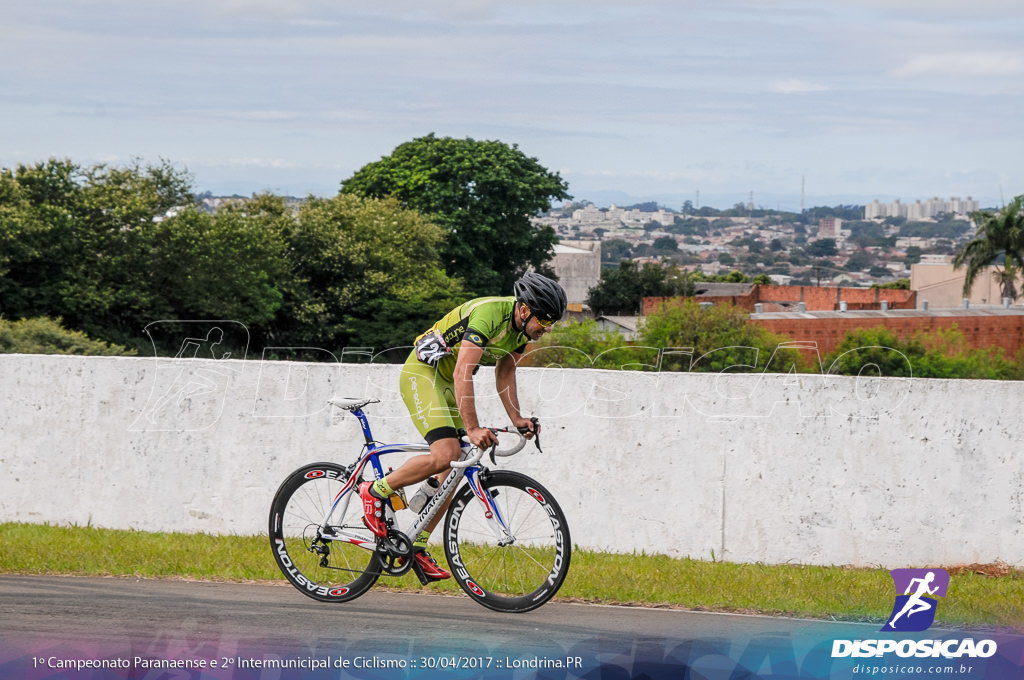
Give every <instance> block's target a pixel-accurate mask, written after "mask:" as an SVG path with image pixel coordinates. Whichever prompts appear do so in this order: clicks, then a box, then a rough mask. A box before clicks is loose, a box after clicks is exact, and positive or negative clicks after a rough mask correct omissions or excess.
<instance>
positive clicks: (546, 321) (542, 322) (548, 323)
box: [523, 305, 555, 328]
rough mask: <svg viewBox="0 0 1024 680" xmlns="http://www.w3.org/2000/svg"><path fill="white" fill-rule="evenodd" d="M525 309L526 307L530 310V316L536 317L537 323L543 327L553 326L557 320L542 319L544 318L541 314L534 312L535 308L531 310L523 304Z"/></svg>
mask: <svg viewBox="0 0 1024 680" xmlns="http://www.w3.org/2000/svg"><path fill="white" fill-rule="evenodd" d="M523 309H525V310H526V311H528V312H530V316H532V317H533V318H534V319H536V320H537V325H538V326H540V327H541V328H551V327H552V326H554V325H555V322H554V320H553V319H542V318H540V317H539V316H537V315H536V314H534V313H533V310H531V309H530V308H529V307H527V306H526V305H523Z"/></svg>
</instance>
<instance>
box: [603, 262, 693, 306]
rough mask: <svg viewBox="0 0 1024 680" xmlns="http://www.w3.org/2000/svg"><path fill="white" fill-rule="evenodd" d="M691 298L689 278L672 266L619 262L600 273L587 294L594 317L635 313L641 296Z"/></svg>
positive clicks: (642, 297) (691, 291) (641, 299)
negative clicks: (684, 296) (599, 276)
mask: <svg viewBox="0 0 1024 680" xmlns="http://www.w3.org/2000/svg"><path fill="white" fill-rule="evenodd" d="M679 295H693V284H692V283H691V282H690V279H689V276H688V275H687V274H686V273H685V272H682V271H680V270H679V268H678V267H675V266H668V267H665V266H662V265H660V264H654V263H652V262H646V263H644V265H643V266H642V267H641V266H639V265H638V264H637V263H636V262H635V261H634V260H623V261H622V262H620V263H619V266H618V267H617V268H605V269H603V270H602V271H601V280H600V282H598V284H597V285H596V286H594V287H593V288H591V289H590V291H589V292H588V294H587V304H588V305H589V306H590V309H592V310H593V311H594V313H595V314H636V313H637V312H639V311H640V305H641V304H643V299H644V298H645V297H673V296H679Z"/></svg>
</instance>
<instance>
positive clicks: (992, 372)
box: [824, 326, 1022, 380]
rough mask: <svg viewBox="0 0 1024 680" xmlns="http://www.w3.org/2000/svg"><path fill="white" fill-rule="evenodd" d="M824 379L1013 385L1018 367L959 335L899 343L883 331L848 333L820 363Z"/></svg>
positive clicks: (929, 335) (953, 331) (932, 334)
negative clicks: (825, 372)
mask: <svg viewBox="0 0 1024 680" xmlns="http://www.w3.org/2000/svg"><path fill="white" fill-rule="evenodd" d="M824 365H825V366H826V367H828V368H827V370H828V372H829V373H832V374H839V375H870V376H887V377H915V378H947V379H952V378H961V379H971V378H973V379H988V380H997V379H1002V380H1005V379H1016V380H1019V379H1020V378H1021V377H1022V375H1021V373H1022V372H1021V367H1020V365H1018V364H1015V363H1014V362H1012V361H1009V360H1008V359H1006V358H1005V357H1004V356H1003V353H1002V351H1001V350H985V349H972V348H970V347H969V346H968V344H967V341H966V339H965V337H964V334H963V332H962V331H960V330H959V329H958V328H956V327H955V326H954V327H953V328H950V329H946V330H937V331H929V332H918V333H916V334H914V335H913V336H911V337H909V338H900V337H898V336H897V335H896V334H895V333H894V332H893V331H892V330H890V329H888V328H886V327H884V326H875V327H871V328H858V329H855V330H852V331H849V332H848V333H847V334H846V335H845V336H844V337H843V340H842V341H841V342H840V343H839V346H838V347H837V348H836V350H835V352H833V353H831V354H830V355H829V356H827V357H826V358H825V361H824Z"/></svg>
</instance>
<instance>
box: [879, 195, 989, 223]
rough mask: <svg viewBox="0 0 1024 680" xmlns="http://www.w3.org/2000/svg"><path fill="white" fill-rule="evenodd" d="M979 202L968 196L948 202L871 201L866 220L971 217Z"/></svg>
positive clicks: (931, 199)
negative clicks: (947, 216)
mask: <svg viewBox="0 0 1024 680" xmlns="http://www.w3.org/2000/svg"><path fill="white" fill-rule="evenodd" d="M979 207H980V206H979V204H978V201H976V200H974V199H972V198H971V197H970V196H968V197H967V198H966V199H961V198H960V197H959V196H953V197H952V198H950V199H949V200H948V201H944V200H943V199H941V198H937V197H936V198H929V199H928V200H927V201H924V202H922V201H920V200H918V201H914V202H913V203H900V201H899V199H897V200H895V201H893V202H892V203H879V202H878V199H877V198H876V199H875V200H873V201H871V202H870V203H868V204H867V205H866V206H864V219H866V220H872V219H875V218H879V217H906V218H907V219H908V220H919V219H925V218H930V217H935V216H936V215H939V214H941V213H955V214H957V215H969V214H970V213H972V212H974V211H975V210H978V208H979Z"/></svg>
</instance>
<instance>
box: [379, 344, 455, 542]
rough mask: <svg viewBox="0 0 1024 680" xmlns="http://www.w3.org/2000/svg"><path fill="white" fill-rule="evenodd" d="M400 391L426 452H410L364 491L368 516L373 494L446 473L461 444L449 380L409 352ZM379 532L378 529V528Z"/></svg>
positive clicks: (381, 495)
mask: <svg viewBox="0 0 1024 680" xmlns="http://www.w3.org/2000/svg"><path fill="white" fill-rule="evenodd" d="M400 380H401V382H400V392H401V394H402V399H403V401H405V404H406V407H407V408H408V409H409V414H410V415H411V416H412V420H413V424H414V425H415V426H416V429H417V430H419V433H420V434H421V435H423V437H424V439H426V441H427V443H428V444H429V445H430V453H429V454H424V455H419V456H413V457H412V458H409V459H408V460H407V461H405V462H404V463H402V465H400V466H399V467H398V469H397V470H394V471H392V472H390V473H388V475H387V476H386V477H384V478H383V479H380V480H377V481H376V482H375V483H374V484H373V485H372V486H370V487H369V488H368V489H367V490H366V491H365V492H363V491H362V490H361V494H360V495H361V496H362V497H363V501H364V504H367V515H368V520H369V521H370V522H371V526H372V525H373V523H372V520H370V519H369V516H370V515H372V506H373V504H374V500H373V498H374V497H375V498H376V499H378V500H383V499H384V498H387V497H388V496H390V495H391V494H392V493H394V492H395V491H396V490H398V489H401V488H403V487H406V486H409V485H410V484H416V483H418V482H422V481H423V480H425V479H426V478H427V477H430V476H431V475H442V474H447V472H448V471H449V470H450V469H451V463H452V461H455V460H458V459H459V455H460V454H461V451H462V447H461V445H460V443H459V439H458V433H459V430H460V429H462V427H463V425H462V419H461V418H460V417H459V411H458V409H457V408H455V390H454V387H453V386H452V385H451V383H449V382H447V381H444V380H441V379H439V378H438V377H437V372H436V370H435V369H434V368H433V367H432V366H428V365H426V364H424V363H422V362H421V361H419V360H418V359H417V358H416V355H415V353H410V355H409V358H408V359H407V360H406V362H405V365H404V366H403V367H402V373H401V378H400ZM378 533H379V532H378Z"/></svg>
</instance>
